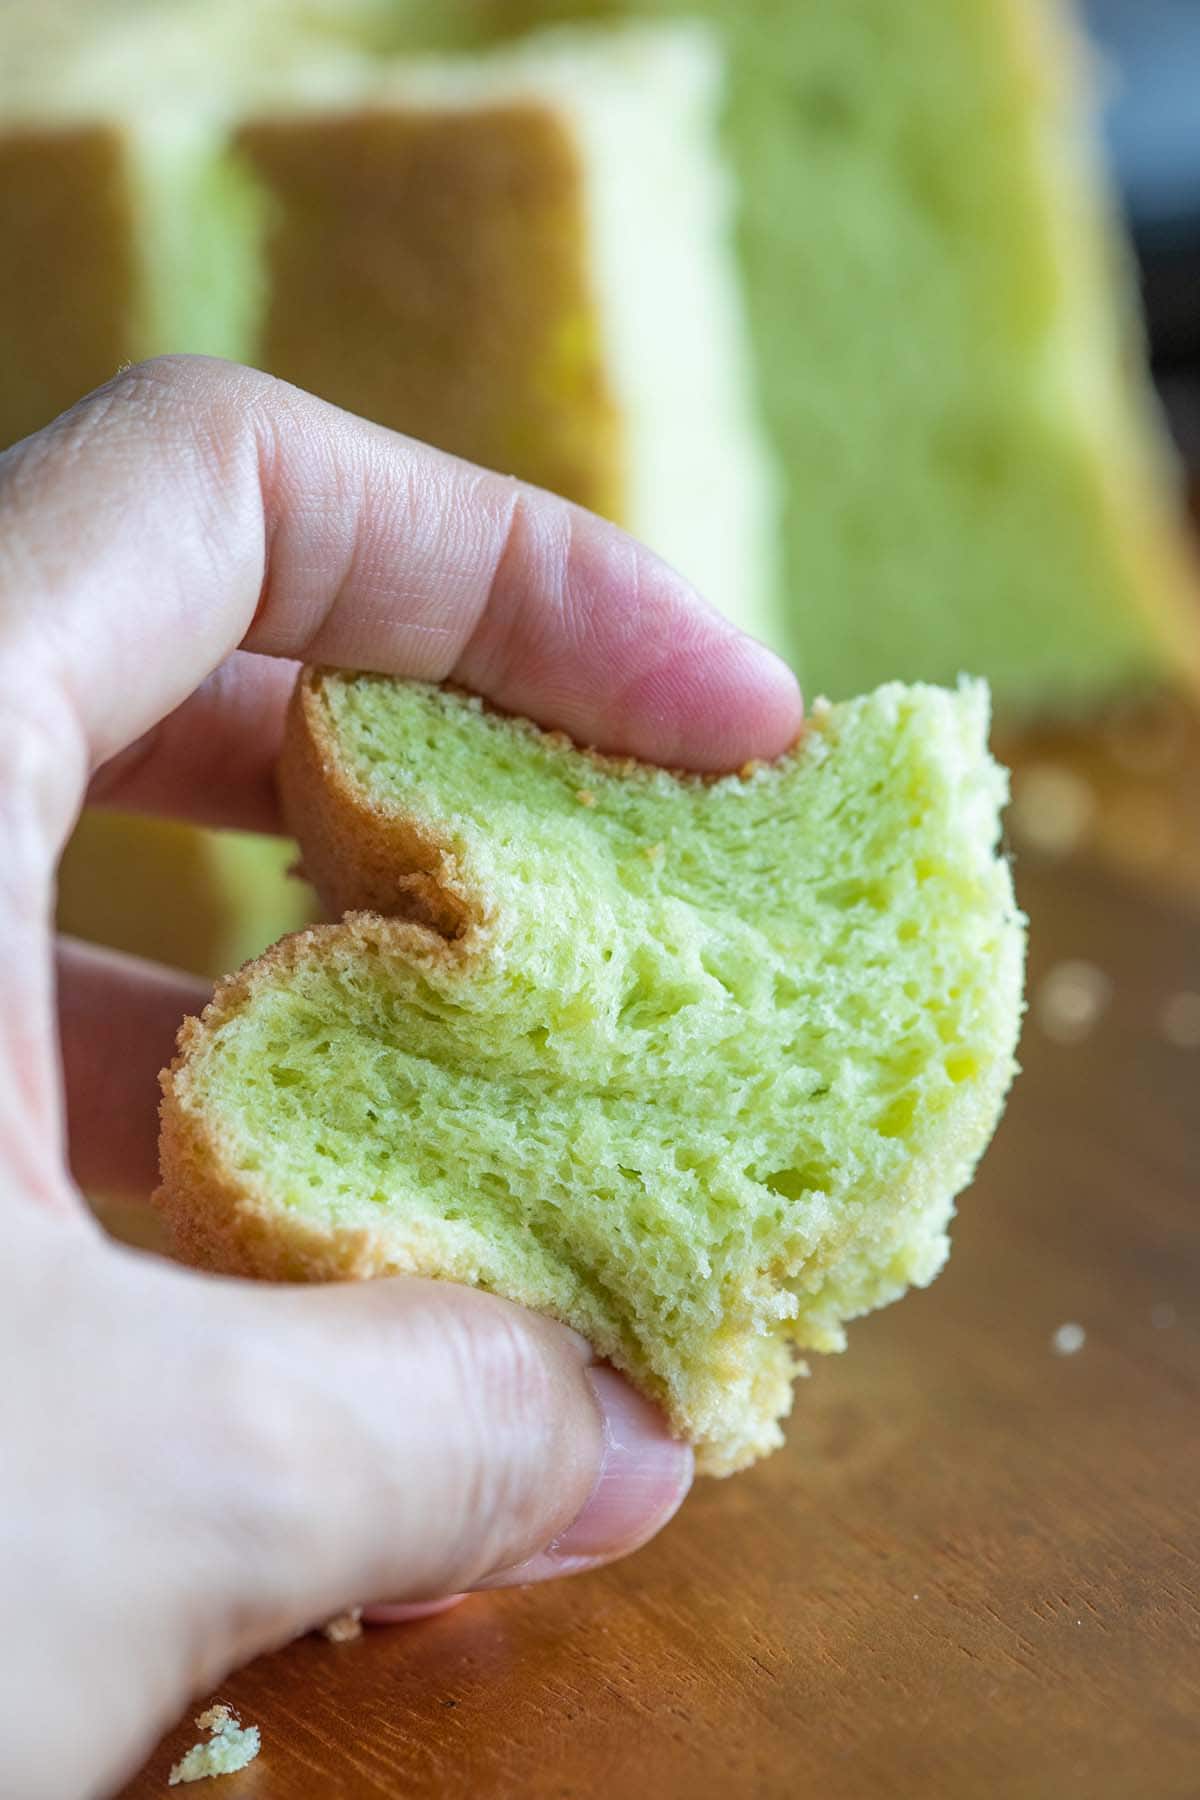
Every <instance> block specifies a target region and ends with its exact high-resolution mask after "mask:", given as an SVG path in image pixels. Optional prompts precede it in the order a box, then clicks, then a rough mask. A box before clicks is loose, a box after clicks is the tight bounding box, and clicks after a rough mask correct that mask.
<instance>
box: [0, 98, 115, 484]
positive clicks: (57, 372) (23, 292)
mask: <svg viewBox="0 0 1200 1800" xmlns="http://www.w3.org/2000/svg"><path fill="white" fill-rule="evenodd" d="M0 219H2V220H3V222H4V244H3V254H0V343H2V344H3V345H4V346H5V351H6V354H5V359H4V381H3V384H2V385H0V450H2V449H4V448H5V446H6V445H8V444H12V443H15V442H16V441H17V439H18V438H22V437H25V436H27V434H28V433H29V432H31V431H38V430H40V429H41V427H42V426H43V425H48V424H49V422H50V420H51V419H53V418H55V417H56V416H57V414H58V413H60V412H63V411H64V410H65V409H66V408H67V407H68V406H73V405H74V403H75V402H76V401H77V400H80V399H82V397H83V396H84V394H87V393H90V391H91V390H92V388H94V387H98V386H99V385H100V384H101V383H102V382H105V381H108V380H109V379H110V378H111V377H112V376H113V375H115V374H116V372H117V370H118V369H119V368H120V366H121V364H122V363H124V362H129V361H131V360H132V359H133V358H134V357H135V356H136V354H137V351H136V349H135V347H134V341H133V326H132V321H133V310H134V265H135V253H134V243H133V232H134V224H133V212H132V203H131V199H130V194H129V187H128V179H127V168H126V155H125V138H124V133H123V132H122V131H121V130H120V129H119V128H118V127H116V126H111V125H79V126H64V127H53V126H47V127H45V128H40V127H36V126H27V127H17V128H15V129H10V130H6V131H4V132H0Z"/></svg>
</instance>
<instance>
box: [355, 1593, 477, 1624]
mask: <svg viewBox="0 0 1200 1800" xmlns="http://www.w3.org/2000/svg"><path fill="white" fill-rule="evenodd" d="M466 1597H467V1596H466V1595H465V1594H447V1595H446V1597H445V1599H443V1600H411V1601H408V1602H407V1603H405V1602H399V1601H398V1602H397V1603H396V1604H395V1605H391V1604H389V1603H388V1602H386V1601H383V1602H381V1603H380V1604H379V1605H377V1606H364V1607H363V1615H362V1616H363V1619H364V1620H365V1622H366V1623H367V1624H368V1625H407V1624H409V1623H410V1622H411V1621H412V1620H413V1619H431V1618H432V1617H433V1616H434V1614H435V1613H443V1612H449V1610H450V1608H451V1607H452V1606H457V1605H458V1603H459V1601H460V1600H465V1599H466Z"/></svg>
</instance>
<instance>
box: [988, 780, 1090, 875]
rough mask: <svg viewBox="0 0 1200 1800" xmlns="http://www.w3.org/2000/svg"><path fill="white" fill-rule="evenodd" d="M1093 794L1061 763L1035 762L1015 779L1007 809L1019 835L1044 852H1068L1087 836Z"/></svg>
mask: <svg viewBox="0 0 1200 1800" xmlns="http://www.w3.org/2000/svg"><path fill="white" fill-rule="evenodd" d="M1095 815H1096V796H1095V794H1094V793H1093V792H1092V789H1091V787H1090V786H1089V785H1088V783H1087V782H1086V781H1085V780H1084V779H1083V777H1082V776H1081V775H1076V774H1075V773H1074V771H1073V770H1071V769H1068V768H1064V767H1063V766H1062V765H1061V764H1060V763H1035V764H1034V765H1033V766H1032V768H1029V769H1027V770H1026V771H1025V773H1024V775H1023V776H1021V777H1020V778H1019V779H1018V782H1017V785H1016V790H1015V792H1014V794H1013V803H1012V807H1011V810H1010V814H1009V816H1010V818H1011V819H1012V823H1013V829H1014V830H1015V832H1016V833H1017V835H1018V837H1020V838H1023V839H1024V841H1025V842H1026V843H1027V844H1028V845H1029V846H1030V847H1031V849H1034V850H1040V851H1041V852H1042V854H1043V855H1044V856H1069V855H1070V854H1071V852H1072V851H1073V850H1078V849H1079V847H1080V845H1081V844H1082V843H1083V842H1084V841H1085V839H1086V838H1087V835H1088V832H1089V831H1090V829H1091V825H1092V820H1093V819H1094V818H1095Z"/></svg>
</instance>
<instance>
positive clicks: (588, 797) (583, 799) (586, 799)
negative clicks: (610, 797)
mask: <svg viewBox="0 0 1200 1800" xmlns="http://www.w3.org/2000/svg"><path fill="white" fill-rule="evenodd" d="M575 798H576V799H577V800H578V802H579V804H580V806H595V804H596V796H595V794H593V792H592V790H591V788H579V789H578V790H577V791H576V794H575Z"/></svg>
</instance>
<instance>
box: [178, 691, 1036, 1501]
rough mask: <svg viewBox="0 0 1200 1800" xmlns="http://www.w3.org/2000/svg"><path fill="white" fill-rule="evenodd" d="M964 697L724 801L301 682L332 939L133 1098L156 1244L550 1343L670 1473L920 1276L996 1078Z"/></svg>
mask: <svg viewBox="0 0 1200 1800" xmlns="http://www.w3.org/2000/svg"><path fill="white" fill-rule="evenodd" d="M986 728H987V696H986V691H985V690H984V688H983V687H982V686H981V685H980V684H965V685H963V686H962V687H960V689H959V690H958V691H957V692H956V693H950V692H946V691H943V690H939V689H936V688H930V687H915V688H904V687H901V686H896V685H893V686H889V687H885V688H882V689H881V690H879V692H877V693H875V694H873V695H871V696H869V697H867V698H865V699H861V700H856V701H853V702H849V703H847V704H844V705H842V706H837V707H833V708H828V707H825V706H819V707H818V708H816V709H815V710H814V712H813V714H812V716H811V718H810V721H809V723H808V725H807V727H806V729H805V732H804V734H803V737H802V738H801V740H800V742H799V744H798V745H797V747H796V749H795V750H794V751H793V752H792V753H790V754H789V755H788V756H786V757H784V758H782V759H781V760H780V761H779V762H778V763H775V764H772V765H769V766H754V767H750V768H747V769H746V770H743V771H742V772H741V774H740V775H733V776H729V777H725V778H722V779H719V780H706V779H702V778H699V777H681V776H676V775H672V774H669V773H666V772H664V771H662V770H657V769H651V768H649V767H646V766H644V765H638V764H632V763H615V762H612V761H609V760H606V759H603V758H599V757H596V756H592V755H589V754H586V753H582V752H580V751H577V750H575V749H574V748H572V747H571V746H570V745H569V744H567V743H566V741H565V740H564V739H562V738H561V737H556V736H552V735H551V736H548V735H546V734H544V733H542V732H540V731H538V730H537V729H536V728H535V727H533V726H531V725H529V724H527V723H525V722H523V721H519V720H512V719H508V718H503V717H500V716H498V715H496V714H494V713H492V712H489V711H487V710H485V709H484V708H483V707H482V706H481V705H480V703H479V702H478V701H475V700H472V699H469V698H466V697H463V696H460V695H457V694H454V693H450V692H447V691H444V690H441V689H437V688H429V687H424V686H420V685H406V684H403V683H398V682H394V681H390V680H387V679H385V678H382V677H377V676H339V675H334V674H331V673H321V672H315V673H310V674H308V675H307V676H306V677H305V678H304V679H303V681H302V683H301V685H300V687H299V688H298V690H297V696H296V700H295V702H294V705H293V710H292V718H291V724H290V728H289V742H288V747H287V751H286V753H285V759H284V791H285V796H286V799H287V804H288V807H289V811H290V815H291V817H292V820H293V823H294V826H295V828H296V830H297V832H298V834H299V836H300V839H301V842H302V845H303V848H304V857H305V865H306V869H307V872H308V873H309V875H310V876H311V878H312V879H313V880H314V881H315V883H316V885H317V886H318V888H319V890H320V891H321V893H322V895H323V897H324V898H325V901H326V903H327V904H328V905H329V906H330V907H331V908H332V909H333V910H334V911H335V912H338V911H342V910H343V909H347V908H357V909H360V910H356V911H355V910H352V911H349V912H348V913H347V916H346V917H345V918H344V919H343V920H342V922H341V923H340V924H335V925H328V926H318V927H313V928H311V929H309V930H307V931H305V932H301V933H298V934H297V935H295V936H293V937H291V938H288V939H286V940H284V941H283V942H282V943H281V944H279V945H277V946H276V947H275V948H274V949H273V950H271V951H269V952H268V953H267V954H266V955H265V956H263V957H262V958H260V959H259V960H258V961H257V962H256V963H253V964H251V965H249V966H248V967H247V968H246V969H244V970H243V971H242V972H241V973H240V974H239V975H236V976H234V977H232V978H231V979H230V980H228V981H226V982H225V983H223V984H222V985H221V987H220V988H219V989H218V991H217V994H216V997H215V999H214V1001H213V1003H212V1005H211V1006H210V1007H209V1008H208V1009H207V1011H206V1012H205V1014H204V1016H203V1019H202V1020H200V1021H196V1020H192V1021H189V1022H188V1023H187V1024H186V1025H185V1027H184V1029H183V1032H182V1034H181V1039H180V1055H179V1057H178V1059H177V1061H176V1063H175V1064H174V1065H173V1067H172V1069H171V1070H170V1071H168V1072H167V1074H166V1075H165V1076H164V1096H165V1098H164V1106H163V1135H162V1171H163V1185H162V1188H161V1191H160V1194H159V1201H160V1204H161V1206H162V1207H163V1208H164V1210H165V1212H166V1213H167V1215H168V1216H169V1218H170V1220H171V1222H172V1225H173V1227H174V1231H175V1234H176V1237H177V1239H178V1242H179V1245H180V1248H181V1249H182V1251H183V1253H184V1254H186V1255H187V1256H188V1257H189V1258H191V1259H192V1260H195V1261H199V1262H202V1263H206V1264H209V1265H211V1266H213V1267H217V1268H222V1269H226V1270H231V1271H238V1272H244V1273H249V1274H255V1275H262V1276H272V1277H282V1278H286V1279H322V1278H334V1277H339V1276H372V1275H382V1274H386V1273H389V1272H394V1271H405V1272H415V1273H420V1274H426V1275H433V1276H439V1277H445V1278H449V1279H453V1280H460V1281H465V1282H471V1283H476V1284H481V1285H484V1286H487V1287H489V1288H492V1289H494V1290H495V1291H497V1292H499V1293H501V1294H505V1295H508V1296H510V1297H511V1298H513V1299H515V1300H518V1301H521V1302H523V1303H526V1304H528V1305H531V1306H534V1307H537V1308H540V1309H543V1310H545V1311H547V1312H549V1313H552V1314H554V1315H556V1316H557V1317H559V1318H561V1319H564V1320H566V1321H567V1322H569V1323H570V1324H572V1325H573V1326H575V1327H576V1328H577V1329H578V1330H580V1331H582V1332H583V1333H584V1334H585V1335H586V1336H587V1337H588V1338H589V1339H590V1340H591V1342H592V1343H593V1344H594V1346H595V1347H596V1349H597V1351H598V1352H599V1353H600V1354H601V1355H603V1356H606V1357H609V1358H611V1359H612V1361H613V1362H614V1363H615V1364H616V1365H617V1366H618V1367H619V1368H621V1369H623V1370H625V1371H627V1372H628V1373H629V1375H630V1376H631V1377H632V1379H633V1380H634V1381H635V1382H637V1383H638V1384H639V1385H640V1386H641V1387H643V1388H644V1389H645V1390H646V1391H647V1392H648V1393H650V1394H652V1395H653V1396H654V1397H655V1398H656V1399H658V1400H659V1401H660V1402H661V1403H662V1404H663V1405H664V1406H665V1407H666V1409H667V1411H668V1413H669V1415H670V1417H671V1419H672V1422H673V1424H674V1426H675V1427H676V1429H677V1430H679V1431H680V1432H681V1433H684V1434H686V1435H687V1436H688V1437H689V1438H690V1439H691V1440H692V1441H693V1442H694V1443H695V1444H696V1446H697V1452H698V1459H699V1463H700V1466H701V1467H702V1468H705V1469H707V1470H709V1471H710V1472H713V1473H727V1472H729V1471H731V1470H734V1469H737V1468H740V1467H742V1466H743V1465H745V1464H746V1463H748V1462H749V1461H751V1460H753V1458H754V1457H756V1456H758V1455H761V1454H762V1453H763V1452H765V1451H767V1450H769V1449H770V1448H772V1447H773V1446H774V1445H776V1444H777V1443H778V1442H779V1441H780V1432H779V1424H778V1421H779V1419H780V1417H781V1416H782V1415H783V1414H784V1413H786V1411H787V1409H788V1406H789V1402H790V1386H791V1378H792V1374H793V1372H794V1355H793V1346H795V1347H799V1348H801V1349H803V1348H807V1347H811V1348H814V1349H819V1350H834V1349H838V1348H840V1347H841V1346H842V1343H843V1335H844V1334H843V1325H844V1322H845V1321H846V1320H847V1319H850V1318H853V1317H854V1316H856V1315H857V1314H860V1313H863V1312H866V1311H868V1310H870V1309H871V1308H872V1307H876V1306H880V1305H883V1304H885V1303H886V1302H888V1301H890V1300H893V1299H895V1298H896V1297H897V1296H898V1295H899V1294H901V1293H902V1292H903V1290H904V1289H905V1288H906V1287H907V1286H908V1285H909V1284H910V1283H914V1282H916V1283H923V1282H926V1281H928V1280H929V1279H931V1277H932V1276H933V1275H934V1274H935V1273H936V1272H937V1270H938V1268H939V1267H940V1266H941V1263H942V1260H943V1258H944V1256H945V1254H946V1248H947V1243H946V1227H947V1224H948V1221H949V1218H950V1215H951V1211H952V1203H953V1199H954V1196H955V1195H956V1194H957V1193H958V1191H959V1190H960V1189H961V1188H962V1186H963V1184H964V1183H965V1182H966V1181H967V1180H968V1178H969V1176H970V1174H971V1171H972V1169H973V1167H974V1164H975V1161H976V1159H977V1157H978V1156H979V1154H980V1152H981V1151H982V1149H983V1147H984V1145H985V1144H986V1142H987V1140H988V1138H989V1136H990V1135H991V1132H992V1130H993V1128H994V1125H995V1122H996V1119H997V1116H998V1114H999V1110H1000V1107H1001V1104H1002V1101H1003V1097H1004V1094H1005V1091H1006V1089H1007V1087H1008V1083H1009V1080H1010V1078H1011V1075H1012V1071H1013V1050H1014V1044H1015V1039H1016V1034H1017V1025H1018V1017H1019V1012H1020V991H1021V969H1022V949H1023V933H1022V922H1021V920H1020V918H1019V916H1018V914H1017V913H1016V911H1015V908H1014V904H1013V897H1012V889H1011V884H1010V880H1009V873H1008V868H1007V865H1006V863H1005V862H1004V860H1003V859H1002V858H1001V857H1000V856H998V854H997V850H996V840H997V831H998V811H999V807H1000V805H1001V803H1002V801H1003V798H1004V794H1005V778H1004V775H1003V772H1002V771H1001V770H1000V769H998V768H997V766H996V765H995V764H994V763H993V762H992V761H991V759H990V758H989V756H988V754H987V749H986V741H985V740H986Z"/></svg>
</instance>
